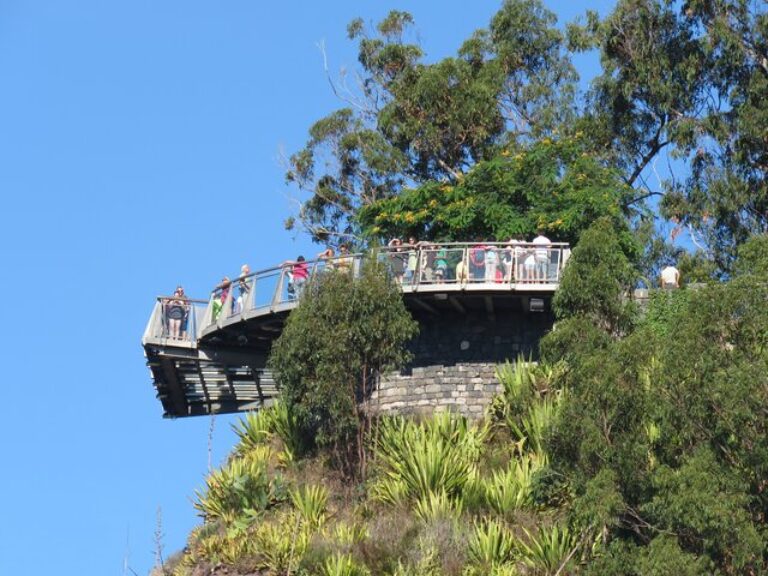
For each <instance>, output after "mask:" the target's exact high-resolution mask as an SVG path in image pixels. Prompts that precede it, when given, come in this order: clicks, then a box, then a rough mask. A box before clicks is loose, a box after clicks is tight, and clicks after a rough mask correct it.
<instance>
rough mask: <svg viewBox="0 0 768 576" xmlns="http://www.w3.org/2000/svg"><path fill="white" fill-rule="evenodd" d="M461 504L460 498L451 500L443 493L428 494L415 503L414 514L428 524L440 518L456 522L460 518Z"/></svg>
mask: <svg viewBox="0 0 768 576" xmlns="http://www.w3.org/2000/svg"><path fill="white" fill-rule="evenodd" d="M462 507H463V503H462V500H461V498H460V497H458V496H454V497H453V498H451V497H450V496H448V494H446V493H445V492H443V491H440V492H429V493H428V494H425V495H423V496H422V497H421V498H419V499H418V500H417V501H416V505H415V507H414V513H415V514H416V516H417V517H418V518H419V519H421V520H423V521H425V522H428V521H430V520H437V519H440V518H444V519H451V520H457V519H458V518H459V517H460V516H461V511H462Z"/></svg>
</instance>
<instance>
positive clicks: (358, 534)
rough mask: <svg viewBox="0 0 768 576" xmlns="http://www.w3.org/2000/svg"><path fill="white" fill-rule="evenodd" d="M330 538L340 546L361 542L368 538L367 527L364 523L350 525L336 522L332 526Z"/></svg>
mask: <svg viewBox="0 0 768 576" xmlns="http://www.w3.org/2000/svg"><path fill="white" fill-rule="evenodd" d="M331 538H332V540H333V541H334V542H336V543H337V544H339V545H341V546H351V545H353V544H357V543H358V542H363V541H364V540H365V539H366V538H368V529H367V528H366V527H365V525H360V524H352V525H350V524H347V523H346V522H338V523H337V524H336V526H334V527H333V532H332V533H331Z"/></svg>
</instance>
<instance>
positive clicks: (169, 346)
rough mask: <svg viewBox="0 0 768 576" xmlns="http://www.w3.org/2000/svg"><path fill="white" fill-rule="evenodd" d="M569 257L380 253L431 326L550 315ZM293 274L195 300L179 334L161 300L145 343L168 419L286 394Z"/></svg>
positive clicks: (358, 257) (466, 249)
mask: <svg viewBox="0 0 768 576" xmlns="http://www.w3.org/2000/svg"><path fill="white" fill-rule="evenodd" d="M481 252H482V254H481ZM569 255H570V249H569V247H568V246H567V245H566V244H561V243H552V244H550V245H548V246H542V245H533V244H515V245H510V244H500V243H482V245H480V244H478V243H472V244H468V243H450V244H445V243H444V244H441V245H440V246H439V247H437V246H434V245H426V244H423V243H422V244H421V245H419V246H418V247H416V248H415V249H411V248H409V247H408V246H403V247H400V248H383V249H380V251H379V252H378V253H377V255H376V256H375V257H377V258H379V259H381V260H383V261H384V262H386V263H387V264H388V265H389V267H390V269H391V270H392V274H393V276H394V278H395V281H396V282H398V284H399V286H400V288H401V290H402V292H403V298H404V300H405V303H406V306H407V307H408V308H409V310H411V312H412V314H413V315H414V317H416V319H417V320H419V322H420V323H421V324H422V325H424V324H428V323H430V321H431V319H436V318H442V320H443V322H444V321H445V318H448V317H450V318H453V319H455V323H457V324H461V323H462V318H463V317H465V316H467V315H473V316H475V317H477V316H478V315H482V316H483V317H484V318H487V320H488V321H489V322H493V323H497V322H499V323H502V322H504V321H505V319H507V318H511V317H512V315H520V314H524V315H525V314H535V313H539V312H545V313H547V312H548V311H549V302H550V300H551V296H552V294H553V293H554V291H555V290H556V289H557V287H558V285H559V282H560V277H561V273H562V270H563V267H564V265H565V263H566V262H567V260H568V256H569ZM363 257H364V255H363V254H353V255H348V256H344V257H338V258H334V259H325V260H317V261H308V262H306V265H307V269H308V273H309V278H308V280H307V281H308V282H312V281H313V279H314V278H317V277H318V276H319V275H321V274H322V273H323V272H324V271H325V270H327V269H329V268H337V269H341V270H347V271H349V273H350V274H354V275H357V274H359V272H360V269H361V265H362V259H363ZM462 268H463V269H464V273H463V272H462ZM291 277H292V267H291V266H290V265H289V266H282V267H274V268H269V269H266V270H261V271H258V272H254V273H252V274H250V275H248V276H246V277H243V278H235V279H234V280H233V281H232V282H231V284H230V285H229V286H228V287H222V286H219V287H217V288H216V289H214V290H213V291H212V293H211V295H210V297H209V299H208V300H186V304H185V306H184V308H185V310H186V318H185V319H184V320H183V321H182V322H183V326H182V330H181V332H180V334H179V337H178V338H173V337H172V335H171V332H170V322H169V318H168V313H169V310H170V307H171V306H172V304H173V300H174V298H173V297H158V298H157V301H156V303H155V306H154V309H153V311H152V315H151V316H150V318H149V322H148V323H147V327H146V330H145V331H144V336H143V338H142V345H143V347H144V352H145V355H146V358H147V364H148V366H149V369H150V372H151V375H152V380H153V383H154V386H155V389H156V392H157V397H158V399H159V400H160V402H161V403H162V406H163V411H164V416H165V417H182V416H195V415H204V414H218V413H231V412H241V411H248V410H254V409H257V408H259V407H261V406H264V405H268V404H269V403H270V402H271V401H272V400H273V399H274V398H275V397H276V396H277V394H278V390H277V386H276V384H275V381H274V379H273V377H272V374H271V373H270V372H269V371H268V370H267V369H266V361H267V357H268V355H269V351H270V348H271V346H272V343H273V342H274V341H275V339H276V338H277V337H278V336H279V335H280V333H281V331H282V327H283V324H284V322H285V319H286V318H287V317H288V315H289V314H290V312H291V310H293V309H294V308H295V307H296V306H297V305H298V303H299V298H298V294H297V293H296V291H294V290H292V289H291V288H292V281H291ZM458 329H459V330H460V329H461V326H459V327H458ZM416 360H417V361H418V358H417V359H416Z"/></svg>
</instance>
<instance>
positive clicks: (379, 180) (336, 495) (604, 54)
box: [161, 0, 768, 576]
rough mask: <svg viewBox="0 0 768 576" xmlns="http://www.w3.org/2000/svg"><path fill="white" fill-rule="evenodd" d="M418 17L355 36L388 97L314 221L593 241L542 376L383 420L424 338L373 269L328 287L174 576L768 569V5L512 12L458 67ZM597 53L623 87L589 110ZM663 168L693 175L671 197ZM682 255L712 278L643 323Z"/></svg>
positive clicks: (395, 15)
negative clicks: (431, 42)
mask: <svg viewBox="0 0 768 576" xmlns="http://www.w3.org/2000/svg"><path fill="white" fill-rule="evenodd" d="M412 25H413V22H412V19H411V17H410V15H408V14H406V13H402V12H392V13H391V14H390V15H389V16H388V17H387V18H386V19H384V20H383V21H382V22H381V23H379V25H378V26H377V28H376V30H375V32H373V33H369V32H368V31H367V30H366V28H365V26H363V24H362V23H361V22H360V21H355V22H353V23H352V24H351V25H350V28H349V34H350V38H352V39H355V40H356V41H357V42H358V46H359V58H360V65H361V75H362V76H361V78H362V93H361V94H359V95H357V96H359V98H360V99H359V100H357V101H355V106H353V107H351V108H345V109H342V110H338V111H336V112H333V113H332V114H330V115H329V116H328V117H326V118H323V119H321V120H320V121H318V122H317V123H316V124H315V125H313V126H312V128H311V129H310V139H309V141H308V143H307V145H306V146H305V148H303V149H302V150H300V151H298V152H296V153H295V154H294V155H293V156H292V157H291V160H290V161H291V167H290V170H289V172H288V174H287V176H288V179H289V181H291V182H293V183H296V184H297V185H298V186H299V187H300V188H301V189H302V190H303V191H304V192H305V193H306V196H305V198H304V200H303V204H302V208H301V210H300V213H299V214H298V217H299V220H300V221H301V223H302V224H303V225H304V226H305V228H306V229H307V231H308V232H309V233H310V234H312V236H313V237H314V238H315V239H316V240H318V241H328V242H331V243H338V242H339V241H341V239H343V240H345V241H348V240H350V239H352V240H354V241H359V242H360V243H362V244H369V245H371V244H373V245H375V244H376V243H377V242H380V241H381V240H383V239H386V238H387V237H388V236H390V235H405V234H414V235H417V236H418V237H419V238H423V239H432V240H441V239H445V240H449V239H462V240H468V239H470V238H474V237H477V236H483V237H484V238H490V237H492V238H496V239H506V237H507V236H508V235H511V234H518V233H519V234H530V233H531V232H532V231H533V229H534V228H537V227H543V228H544V229H546V230H547V231H548V234H549V235H550V236H551V237H552V239H553V240H559V239H563V240H569V241H572V242H573V243H574V244H575V248H574V250H573V255H572V257H571V259H570V262H569V264H568V266H567V268H566V272H565V274H564V276H563V278H562V283H561V286H560V288H559V290H558V292H557V295H556V297H555V299H554V302H553V307H554V310H555V312H556V314H557V317H558V321H557V324H556V326H555V329H554V330H553V331H552V332H551V333H550V334H548V335H547V336H546V337H545V338H544V339H543V341H542V342H541V362H539V363H538V364H537V365H533V364H531V363H529V362H526V359H523V358H520V359H517V360H516V361H515V362H514V363H508V364H505V365H502V366H499V368H498V377H499V381H500V382H501V383H502V384H503V389H504V392H503V393H502V394H500V395H499V396H498V397H497V398H496V399H495V400H494V401H493V403H492V404H491V405H490V406H489V408H488V411H487V413H486V414H485V415H484V417H483V418H482V419H480V420H478V421H475V422H468V421H466V420H464V419H462V418H457V417H451V416H450V415H445V414H438V415H435V416H434V417H431V418H425V419H422V420H414V419H403V418H378V419H374V418H372V417H371V415H370V414H369V413H368V412H367V411H366V410H365V402H364V401H365V397H366V394H367V393H368V391H369V390H370V383H371V381H372V380H371V378H373V377H375V375H376V373H377V372H378V371H380V370H382V369H384V368H385V367H387V366H398V365H401V364H402V363H403V362H404V361H405V360H406V359H407V355H406V354H405V352H404V348H403V346H404V344H405V342H406V341H407V339H408V338H409V337H410V336H411V335H412V334H413V326H412V323H411V322H410V321H409V319H408V318H407V316H406V315H404V314H403V312H404V310H403V309H402V304H401V303H400V304H398V303H399V299H398V296H397V293H396V291H395V290H394V288H393V287H392V286H391V285H388V283H387V281H386V279H385V277H384V276H383V275H381V274H378V273H376V272H375V266H372V268H371V270H372V271H371V272H370V273H369V274H368V275H364V279H363V280H362V281H361V282H360V283H355V282H354V281H352V279H351V276H349V275H347V274H345V273H343V272H338V273H333V274H330V275H328V277H327V278H326V279H324V280H323V281H322V282H320V283H319V284H318V286H317V287H316V288H314V289H313V290H312V291H311V292H309V293H308V294H307V295H306V297H305V298H304V300H303V301H302V303H301V305H300V306H299V308H298V310H297V311H296V312H294V314H293V316H292V317H291V321H290V322H289V324H288V327H287V330H286V332H285V335H284V339H281V341H280V343H279V344H278V345H277V346H276V348H275V353H274V355H273V358H272V365H273V367H274V368H276V369H277V370H278V371H279V372H280V373H281V374H282V375H281V378H282V379H283V380H284V381H283V384H284V387H285V390H286V395H285V398H284V399H283V400H282V401H281V402H280V403H279V404H277V405H275V406H273V407H271V408H269V409H266V410H263V411H261V412H259V413H258V414H255V415H248V416H247V417H246V418H245V419H244V420H243V422H242V423H241V424H239V425H238V427H237V432H238V435H239V437H240V442H239V444H238V445H237V446H236V448H235V449H234V450H233V453H232V455H231V456H230V458H229V459H228V461H227V462H226V463H225V464H224V465H223V466H222V467H221V468H220V469H219V470H217V471H215V472H213V473H212V474H211V475H210V476H209V477H208V478H207V479H206V483H205V487H203V488H202V489H201V491H200V492H199V493H198V495H197V501H196V507H197V509H198V510H199V512H200V514H201V516H202V517H203V520H204V522H203V524H202V525H201V526H200V527H199V528H198V529H196V530H195V531H194V532H193V533H192V534H191V535H190V538H189V543H188V546H187V548H186V549H185V550H184V551H183V552H182V553H181V554H180V555H179V556H178V557H176V558H175V559H174V560H173V562H170V563H169V564H168V565H166V566H163V567H161V570H163V571H165V572H167V573H174V574H177V575H183V574H204V573H215V572H217V571H219V572H220V573H224V572H225V571H229V573H239V574H270V575H289V574H291V575H301V574H322V575H328V576H331V575H339V576H340V575H354V574H375V575H378V574H391V575H403V576H404V575H408V574H414V575H416V574H419V575H434V576H438V575H444V576H453V575H473V574H477V575H480V574H483V575H485V574H497V575H511V574H526V575H534V574H535V575H549V576H557V575H565V574H583V575H601V576H606V575H607V576H611V575H615V576H646V575H654V574H657V575H666V574H685V575H688V574H690V575H694V574H761V573H766V572H768V554H766V550H767V549H768V533H766V530H765V522H766V513H768V496H767V494H768V490H767V488H768V484H766V482H767V481H766V478H768V414H767V413H766V406H768V308H766V306H765V303H766V301H768V256H767V255H768V248H767V247H768V238H766V236H765V234H766V232H768V209H767V206H768V201H767V200H766V199H767V198H768V185H767V183H768V180H767V179H766V176H767V175H768V162H766V159H765V150H766V147H765V139H766V138H765V134H766V133H768V114H767V113H766V106H767V104H766V99H765V98H763V95H764V94H765V88H766V83H767V82H768V64H766V62H768V40H767V39H768V15H767V14H766V12H765V9H764V7H757V6H755V5H754V4H753V3H750V2H747V1H746V0H722V1H711V0H696V1H689V2H682V3H681V2H671V1H670V2H667V1H660V0H620V1H619V2H618V3H617V6H616V8H615V9H614V10H613V11H612V13H611V14H609V15H608V16H606V17H605V18H603V19H601V18H599V17H598V16H597V15H596V14H592V13H590V14H587V16H586V18H585V20H584V21H583V22H581V23H576V24H572V25H569V26H568V28H567V31H566V32H563V31H561V30H560V29H558V28H557V27H556V23H555V20H554V16H553V15H552V14H551V13H549V12H548V11H547V10H546V9H544V8H543V6H542V5H541V4H540V3H539V2H538V1H536V0H507V1H505V2H503V4H502V6H501V8H500V10H499V12H498V13H497V14H496V15H495V16H494V17H493V19H492V21H491V23H490V25H489V27H488V28H487V29H484V30H480V31H478V32H477V33H476V34H474V35H473V36H472V37H471V38H469V39H467V40H466V42H465V43H464V44H463V45H462V46H461V48H460V49H459V51H458V53H457V55H456V56H455V57H451V58H446V59H443V60H440V61H438V62H435V63H426V62H424V56H423V52H422V50H421V48H420V47H419V46H418V44H416V43H413V42H410V41H409V40H408V39H409V30H410V29H411V27H412ZM588 49H596V50H598V51H599V54H600V57H601V63H602V72H601V74H600V75H599V76H597V77H596V78H594V79H593V82H592V87H591V88H590V90H589V91H588V93H586V94H579V93H578V90H577V83H576V75H575V71H574V68H573V65H572V63H571V57H572V55H573V54H575V53H576V52H578V51H580V50H588ZM351 96H354V95H351ZM664 154H668V156H667V157H668V158H674V159H675V160H676V166H675V167H672V168H670V171H669V173H668V177H666V176H665V177H664V178H657V180H658V182H657V184H654V185H653V186H652V185H650V184H649V180H648V177H649V172H651V171H652V170H653V163H654V162H655V161H656V160H658V159H660V158H663V157H664V156H663V155H664ZM680 166H682V167H683V168H682V177H678V176H677V175H676V174H675V173H674V170H675V169H677V167H680ZM649 199H655V200H656V201H655V202H653V203H651V204H649V203H648V202H649ZM659 223H661V224H662V225H671V226H672V228H673V234H672V237H673V239H674V236H675V235H676V234H678V233H680V232H682V231H685V232H686V233H687V235H688V238H689V239H690V240H691V246H695V247H696V248H695V250H692V251H690V252H683V251H680V250H679V249H675V248H674V247H673V246H672V245H670V244H669V243H667V241H666V238H661V237H659V236H658V235H657V234H656V233H655V232H654V229H655V228H656V225H657V224H659ZM675 254H676V255H677V257H678V261H679V263H680V268H681V270H682V272H683V275H684V278H687V279H690V280H693V279H695V280H698V281H705V282H706V283H705V284H704V285H703V286H701V287H699V288H698V289H695V290H694V289H684V290H679V291H669V292H660V293H654V294H652V297H651V299H650V302H649V304H648V307H647V309H646V310H644V311H642V312H641V311H640V310H638V309H637V308H636V307H635V306H634V304H633V303H632V302H631V301H630V300H629V299H628V298H627V294H628V292H629V291H630V290H631V289H632V288H634V287H635V285H636V284H637V283H638V282H640V281H642V282H644V283H645V284H652V283H653V281H652V273H653V271H654V270H657V269H658V267H659V265H660V263H661V262H663V261H664V258H665V257H669V256H671V255H675ZM350 294H351V295H353V296H352V297H343V295H350ZM361 402H362V404H361Z"/></svg>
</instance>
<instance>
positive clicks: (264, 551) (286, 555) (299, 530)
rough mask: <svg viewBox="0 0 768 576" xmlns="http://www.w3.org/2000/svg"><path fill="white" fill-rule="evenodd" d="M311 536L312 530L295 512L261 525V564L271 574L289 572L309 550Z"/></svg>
mask: <svg viewBox="0 0 768 576" xmlns="http://www.w3.org/2000/svg"><path fill="white" fill-rule="evenodd" d="M310 536H311V534H310V531H309V530H308V529H307V527H306V526H305V525H304V524H303V523H302V522H301V519H300V518H299V517H298V516H297V515H296V514H294V513H289V514H285V515H280V516H279V517H278V518H277V519H275V521H273V522H265V523H263V524H260V525H259V526H258V528H257V529H256V531H255V533H254V543H255V545H254V548H255V550H256V552H257V554H258V560H257V564H258V567H259V568H262V569H264V570H266V571H267V572H268V573H269V574H286V573H289V572H290V571H291V570H292V569H293V568H296V567H297V566H298V565H299V562H300V561H301V558H302V557H303V556H304V554H305V552H306V551H307V546H308V545H309V539H310Z"/></svg>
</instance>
